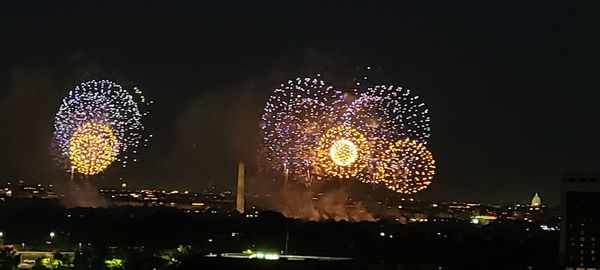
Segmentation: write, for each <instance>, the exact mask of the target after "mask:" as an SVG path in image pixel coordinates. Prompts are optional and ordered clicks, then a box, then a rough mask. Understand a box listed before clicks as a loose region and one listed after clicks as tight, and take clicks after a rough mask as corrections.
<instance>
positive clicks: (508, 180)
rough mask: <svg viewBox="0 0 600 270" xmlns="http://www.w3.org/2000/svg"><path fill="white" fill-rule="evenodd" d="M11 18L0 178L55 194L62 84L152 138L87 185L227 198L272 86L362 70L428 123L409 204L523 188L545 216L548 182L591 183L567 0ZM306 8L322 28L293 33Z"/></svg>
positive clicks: (182, 8)
mask: <svg viewBox="0 0 600 270" xmlns="http://www.w3.org/2000/svg"><path fill="white" fill-rule="evenodd" d="M11 5H13V6H12V7H8V8H7V9H6V10H7V11H9V12H10V11H11V10H14V11H15V12H13V13H11V14H8V15H7V16H2V18H0V22H2V24H3V25H7V26H10V27H7V28H8V32H7V33H6V37H7V39H6V40H7V42H5V43H3V44H2V48H3V50H2V52H0V56H2V59H5V60H3V63H2V64H1V65H0V105H1V107H0V124H1V125H0V126H2V129H0V149H2V151H1V152H0V180H10V179H21V180H25V181H26V182H54V183H58V182H60V181H67V179H68V178H69V174H68V173H66V172H65V171H64V170H61V168H60V167H59V166H57V165H56V163H55V162H54V160H53V159H52V152H51V150H50V144H51V136H52V118H53V116H54V114H55V113H56V110H57V107H58V105H59V104H60V100H61V99H62V98H63V97H64V96H65V95H66V93H67V92H68V91H71V90H72V89H74V87H75V86H76V85H78V84H79V83H81V82H83V81H87V80H89V79H110V80H114V81H117V82H119V83H121V84H123V85H125V86H129V87H132V86H139V87H140V88H141V89H142V90H144V91H145V92H146V93H147V95H148V96H149V97H151V98H152V99H153V100H156V104H155V106H153V107H152V108H151V109H152V114H151V116H150V122H149V123H148V128H149V129H151V130H152V132H153V133H154V134H155V135H156V136H155V138H154V139H153V141H152V142H151V145H150V146H149V147H148V149H143V150H142V151H140V152H141V153H140V157H141V158H140V162H139V164H138V165H135V166H131V167H130V168H127V169H125V170H122V169H119V168H118V166H113V167H111V168H109V169H108V171H107V172H105V173H103V174H101V175H99V176H97V177H94V178H93V180H92V181H93V183H94V184H95V185H97V186H103V185H104V186H106V185H111V184H114V183H116V182H115V181H116V180H117V179H120V178H123V179H127V181H128V182H129V183H130V184H132V185H136V186H149V187H157V188H162V187H164V188H177V189H190V190H200V189H203V188H206V187H209V186H217V187H223V188H228V189H230V190H233V188H234V187H235V179H236V166H237V163H238V161H239V160H243V161H245V162H246V164H247V170H248V172H247V174H246V175H247V177H248V178H252V177H255V176H256V171H257V168H256V165H255V162H254V161H255V160H256V158H255V157H256V155H257V151H256V150H257V145H258V142H259V141H260V135H259V128H258V125H259V118H260V115H261V111H262V109H263V106H264V102H265V101H266V100H267V97H268V95H269V93H270V92H271V91H272V89H273V88H275V87H277V86H278V85H279V84H280V83H282V82H285V81H286V80H288V79H292V78H295V77H298V76H302V77H303V76H316V75H317V74H322V76H323V77H324V78H326V79H331V81H336V82H338V83H337V84H338V85H339V86H340V87H341V88H346V89H348V88H350V87H352V86H353V84H354V80H355V79H357V78H361V77H362V76H363V75H364V73H365V68H366V67H367V66H370V67H373V71H372V72H371V74H372V75H369V76H370V78H371V79H372V80H373V81H374V82H386V83H387V82H390V83H394V84H396V85H402V86H406V87H408V88H411V89H415V90H417V91H418V92H419V94H420V96H421V97H422V98H423V99H424V100H426V102H427V104H428V106H429V108H430V110H431V112H430V114H431V116H432V129H433V131H432V136H431V141H430V144H429V145H430V147H431V149H432V152H433V153H434V155H435V157H436V160H437V165H438V169H437V174H436V176H435V178H434V180H433V183H432V184H431V185H430V187H429V188H428V189H427V190H425V191H423V192H421V193H419V194H418V195H416V197H418V198H422V199H424V200H446V201H450V200H461V201H482V202H502V201H513V202H514V201H524V202H526V201H528V200H530V198H531V196H532V194H534V193H535V192H538V193H540V194H541V195H542V196H543V198H544V200H545V201H549V202H551V203H558V194H559V183H560V179H561V178H562V176H563V174H564V173H566V172H567V171H579V172H594V171H595V170H596V165H597V162H598V158H597V157H596V153H597V152H598V150H599V149H600V145H599V144H598V141H597V140H595V139H594V138H593V136H594V134H595V133H597V130H598V127H597V125H595V123H596V122H597V121H596V120H597V119H598V116H599V115H598V113H597V112H596V111H595V110H593V108H594V104H595V103H594V101H595V99H597V97H598V96H597V95H598V94H597V93H595V91H594V89H592V88H593V85H594V84H593V83H592V79H593V76H591V74H589V73H590V70H593V66H592V64H593V61H591V60H590V59H592V57H593V56H596V55H597V52H596V50H595V49H594V48H593V45H592V44H593V43H594V42H593V41H595V38H594V37H592V36H588V35H586V34H585V33H586V32H587V30H592V29H591V28H592V27H591V25H592V24H588V23H587V21H586V20H588V19H589V18H588V17H587V16H585V15H586V14H587V13H586V11H585V10H586V9H585V8H584V7H582V6H577V5H575V4H573V5H566V4H564V3H560V2H548V3H544V4H543V5H539V6H538V5H534V4H529V5H525V4H524V5H523V6H521V5H518V4H506V5H494V4H481V3H478V4H472V5H471V4H467V3H464V4H440V5H438V6H432V7H429V6H427V5H426V4H415V3H412V4H397V6H395V7H394V8H390V7H385V8H384V7H379V6H376V5H370V6H363V5H361V4H348V5H346V6H337V5H332V4H325V5H324V6H322V7H321V9H318V10H316V11H315V10H313V9H312V8H311V7H310V6H308V5H307V6H298V7H296V8H291V9H289V10H290V14H282V13H278V12H272V11H274V10H276V9H277V7H275V6H271V5H267V4H263V5H265V6H261V5H258V6H251V5H248V6H245V5H239V6H235V7H228V6H225V5H219V4H212V5H209V6H204V5H200V4H189V5H190V6H187V4H181V5H173V6H170V7H169V8H168V9H167V10H166V11H165V10H163V8H162V6H159V5H152V4H149V5H148V6H145V7H142V8H141V9H139V10H138V9H137V7H136V6H135V5H133V4H124V6H123V7H121V8H122V9H119V10H112V9H111V5H110V4H100V3H98V4H97V6H96V7H95V8H91V9H88V8H84V6H66V5H64V6H61V5H60V4H57V5H53V4H47V5H44V4H41V5H37V6H35V7H32V8H31V9H29V12H28V13H27V14H26V15H25V13H23V12H19V11H23V10H24V9H25V8H26V7H25V6H24V4H18V3H12V4H11ZM517 6H518V7H519V8H518V9H517V8H515V7H517ZM470 8H473V10H474V11H469V10H470ZM246 9H248V10H250V11H251V12H249V13H248V12H247V10H246ZM105 10H111V11H114V12H111V13H110V14H109V15H108V17H104V11H105ZM134 10H135V11H139V12H133V14H134V15H133V16H132V14H130V13H129V12H130V11H134ZM198 10H202V11H198ZM223 10H227V11H229V12H228V13H227V14H228V15H224V16H223V15H222V13H219V14H221V15H219V16H216V15H211V12H212V11H223ZM535 10H540V12H539V13H535V12H533V11H535ZM84 11H85V12H84ZM169 11H171V12H174V13H177V14H186V15H189V16H181V17H180V19H181V21H178V20H174V19H173V18H174V17H171V15H169V14H168V12H169ZM195 12H198V13H197V14H196V13H195ZM310 12H316V15H320V16H316V17H317V18H318V19H316V20H311V21H306V20H299V19H300V18H302V17H303V15H304V14H306V13H310ZM250 14H252V15H250ZM374 14H381V15H374ZM458 14H460V15H458ZM507 14H508V15H507ZM575 14H577V16H576V15H575ZM582 14H583V15H582ZM587 15H589V14H587ZM255 16H256V17H257V18H258V17H261V18H263V20H256V19H255ZM457 16H459V17H462V18H461V19H455V17H457ZM351 18H357V19H355V20H352V19H351ZM508 18H510V19H508ZM294 19H297V20H294ZM207 20H209V21H211V23H207ZM38 21H48V22H49V23H48V24H46V25H40V24H39V23H37V22H38ZM73 21H76V22H78V23H73ZM274 22H281V23H274ZM167 29H169V30H167ZM173 29H175V31H172V30H173ZM573 29H578V31H572V30H573ZM587 41H592V42H587ZM240 42H241V43H242V44H244V46H240Z"/></svg>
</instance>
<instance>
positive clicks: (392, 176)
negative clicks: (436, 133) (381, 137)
mask: <svg viewBox="0 0 600 270" xmlns="http://www.w3.org/2000/svg"><path fill="white" fill-rule="evenodd" d="M382 159H383V160H384V162H385V164H386V165H385V166H384V168H383V171H384V175H383V180H382V182H383V183H384V184H385V185H386V186H387V187H388V188H389V189H391V190H393V191H396V192H398V193H405V194H413V193H417V192H419V191H421V190H423V189H425V188H427V187H428V186H429V184H431V180H432V179H433V176H434V175H435V160H434V159H433V155H432V154H431V152H430V151H429V150H427V148H426V147H425V145H424V144H423V143H420V142H417V141H415V140H410V139H405V140H400V141H397V142H396V143H394V144H391V145H390V148H389V149H388V150H387V151H385V153H384V154H383V157H382Z"/></svg>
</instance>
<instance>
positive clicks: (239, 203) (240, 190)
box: [235, 161, 245, 214]
mask: <svg viewBox="0 0 600 270" xmlns="http://www.w3.org/2000/svg"><path fill="white" fill-rule="evenodd" d="M244 174H245V168H244V162H242V161H240V162H239V163H238V179H237V196H236V200H235V209H236V210H237V211H238V212H240V213H241V214H243V213H244V204H245V202H244V197H245V196H244V195H245V194H244V192H245V190H244V177H245V175H244Z"/></svg>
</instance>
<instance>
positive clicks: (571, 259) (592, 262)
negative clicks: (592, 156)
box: [560, 176, 600, 270]
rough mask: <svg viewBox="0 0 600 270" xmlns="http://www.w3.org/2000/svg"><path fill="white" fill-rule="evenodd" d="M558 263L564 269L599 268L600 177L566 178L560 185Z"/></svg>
mask: <svg viewBox="0 0 600 270" xmlns="http://www.w3.org/2000/svg"><path fill="white" fill-rule="evenodd" d="M561 205H562V209H561V210H562V214H561V216H562V219H561V224H560V262H561V265H562V266H564V268H563V269H565V270H576V269H598V268H600V215H599V214H598V213H599V212H598V211H599V210H598V209H600V178H598V177H587V176H583V177H582V176H568V177H565V178H564V179H563V180H562V185H561Z"/></svg>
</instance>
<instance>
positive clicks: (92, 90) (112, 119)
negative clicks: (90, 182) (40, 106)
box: [54, 80, 152, 175]
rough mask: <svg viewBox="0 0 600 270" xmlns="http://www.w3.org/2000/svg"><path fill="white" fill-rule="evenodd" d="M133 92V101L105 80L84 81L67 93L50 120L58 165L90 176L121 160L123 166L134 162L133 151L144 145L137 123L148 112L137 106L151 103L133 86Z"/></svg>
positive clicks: (121, 90) (140, 127)
mask: <svg viewBox="0 0 600 270" xmlns="http://www.w3.org/2000/svg"><path fill="white" fill-rule="evenodd" d="M134 93H135V94H136V95H137V96H136V97H138V98H137V99H136V98H134V96H133V95H131V94H130V93H129V92H128V91H127V90H125V89H123V88H122V87H121V86H120V85H118V84H116V83H114V82H112V81H109V80H100V81H95V80H92V81H87V82H84V83H82V84H80V85H78V86H77V87H75V89H74V90H73V91H70V92H69V95H68V96H67V97H65V98H64V99H63V102H62V104H61V106H60V108H59V110H58V113H57V114H56V116H55V118H54V140H55V145H56V147H57V148H58V151H60V156H61V157H62V158H61V163H63V164H64V165H65V166H66V167H67V168H69V169H72V170H76V171H77V172H78V173H81V174H83V175H94V174H98V173H100V172H102V171H103V170H105V169H106V168H107V167H108V166H109V165H110V164H111V163H113V162H114V161H121V164H122V166H123V167H126V166H127V163H128V161H130V162H136V161H137V159H136V158H135V154H136V153H137V150H136V149H137V148H138V147H140V146H142V145H143V146H147V143H148V138H146V136H145V135H144V125H143V124H142V122H141V120H142V117H143V116H145V115H147V114H148V113H149V111H141V110H140V106H142V105H144V106H145V105H149V104H150V103H152V101H146V99H145V97H144V96H143V94H142V92H141V90H140V89H139V88H137V87H135V88H134ZM138 102H139V103H140V105H138ZM150 136H151V135H150ZM119 155H121V156H119Z"/></svg>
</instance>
